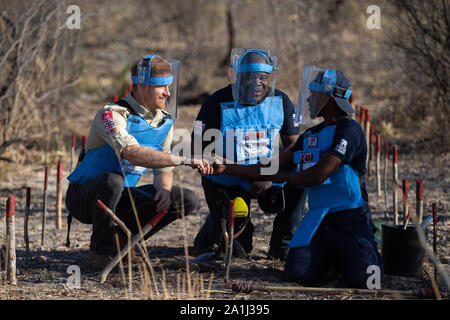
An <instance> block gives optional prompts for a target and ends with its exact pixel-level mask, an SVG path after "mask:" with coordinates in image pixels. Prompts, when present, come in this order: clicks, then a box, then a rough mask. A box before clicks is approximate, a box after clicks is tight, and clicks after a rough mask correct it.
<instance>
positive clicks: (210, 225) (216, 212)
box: [194, 177, 306, 253]
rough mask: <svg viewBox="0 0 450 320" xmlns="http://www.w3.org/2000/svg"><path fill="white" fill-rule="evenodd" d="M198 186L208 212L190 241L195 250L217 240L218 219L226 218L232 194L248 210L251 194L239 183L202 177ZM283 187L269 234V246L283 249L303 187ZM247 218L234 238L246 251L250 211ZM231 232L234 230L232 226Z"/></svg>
mask: <svg viewBox="0 0 450 320" xmlns="http://www.w3.org/2000/svg"><path fill="white" fill-rule="evenodd" d="M202 187H203V191H204V193H205V198H206V202H207V204H208V208H209V212H210V214H208V216H207V217H206V220H205V223H204V224H203V226H202V227H201V229H200V231H199V232H198V234H197V236H196V238H195V241H194V245H195V247H197V248H199V249H204V248H207V247H208V246H211V245H213V244H214V243H215V244H219V243H220V240H221V236H222V226H221V218H223V217H227V214H228V208H229V207H228V206H229V205H228V202H229V200H233V199H234V198H235V197H242V198H243V199H244V201H245V202H246V203H247V206H248V208H249V209H250V204H251V199H252V196H251V194H250V193H249V192H248V191H246V190H245V189H244V188H242V187H240V186H232V187H224V186H222V185H220V184H217V183H215V182H212V181H211V180H209V179H208V178H205V177H202ZM284 190H285V202H286V205H285V209H284V210H283V211H282V212H281V213H279V214H277V215H276V217H275V219H274V222H273V231H272V235H271V237H270V247H271V248H273V249H275V250H278V249H284V248H287V245H288V244H289V241H290V240H291V239H292V237H293V235H294V233H295V231H296V230H297V227H298V225H299V223H300V218H301V215H302V214H303V209H304V204H305V199H306V195H305V192H304V191H303V189H300V188H297V187H296V186H293V185H286V186H285V189H284ZM248 219H249V221H248V224H247V226H246V228H245V230H244V232H242V234H241V235H240V236H239V237H238V238H236V240H238V241H239V242H240V243H241V244H242V246H243V248H244V250H245V251H246V252H247V253H249V252H250V251H251V250H252V248H253V239H252V238H253V232H254V226H253V224H252V222H251V214H250V212H249V215H248ZM235 224H236V223H235ZM234 232H237V230H236V226H235V231H234Z"/></svg>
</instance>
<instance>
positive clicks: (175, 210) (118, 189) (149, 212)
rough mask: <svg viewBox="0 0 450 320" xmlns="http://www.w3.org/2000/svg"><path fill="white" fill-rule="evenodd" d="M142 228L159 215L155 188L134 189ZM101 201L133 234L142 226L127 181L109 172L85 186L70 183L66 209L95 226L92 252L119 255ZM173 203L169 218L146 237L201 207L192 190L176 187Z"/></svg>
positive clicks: (151, 186)
mask: <svg viewBox="0 0 450 320" xmlns="http://www.w3.org/2000/svg"><path fill="white" fill-rule="evenodd" d="M130 191H131V195H132V197H133V199H134V203H135V206H136V211H137V214H138V217H139V222H140V225H141V227H143V226H144V225H145V224H147V222H148V221H149V220H150V219H151V218H152V217H153V216H154V215H155V214H156V202H155V201H154V200H153V196H154V195H155V194H156V190H155V188H154V186H153V185H150V184H149V185H144V186H139V187H136V188H130ZM97 200H101V201H102V202H103V203H104V204H105V205H106V206H107V207H108V208H110V209H111V210H113V211H114V213H115V214H116V216H117V217H118V218H119V219H121V220H122V221H123V222H124V223H125V224H126V226H127V227H128V229H130V231H131V232H132V233H133V234H136V233H137V232H138V231H139V230H138V225H137V222H136V217H135V213H134V211H133V209H132V205H131V201H130V197H129V191H128V188H124V178H123V176H122V175H121V174H119V173H115V172H106V173H102V174H99V175H98V176H96V177H94V178H92V179H90V180H88V181H86V182H85V183H83V184H82V185H75V184H70V185H69V188H68V190H67V195H66V207H67V210H68V211H69V212H70V214H71V215H72V216H73V217H75V218H76V219H77V220H79V221H80V222H82V223H87V224H92V236H91V243H90V249H91V250H93V251H94V252H96V253H98V254H115V253H116V252H115V250H114V245H113V244H114V223H113V221H112V219H111V218H110V217H109V216H108V215H107V214H105V213H104V212H103V211H102V210H101V209H100V208H98V207H97V205H96V203H97ZM170 200H171V204H170V207H169V210H168V211H167V214H166V216H165V217H164V218H163V219H162V220H161V221H160V222H159V223H158V224H157V225H156V227H155V228H154V229H152V230H151V231H150V232H149V234H148V235H147V237H146V238H148V237H150V236H152V235H153V234H155V233H156V232H158V231H159V230H161V229H162V228H164V227H165V226H166V225H168V224H169V223H170V222H172V221H174V220H176V219H178V218H180V217H181V214H182V213H181V212H182V210H184V215H188V214H190V213H191V212H192V211H193V210H194V209H195V207H196V206H197V197H196V195H195V193H194V192H193V191H191V190H189V189H184V188H179V187H177V186H174V187H173V188H172V192H171V194H170Z"/></svg>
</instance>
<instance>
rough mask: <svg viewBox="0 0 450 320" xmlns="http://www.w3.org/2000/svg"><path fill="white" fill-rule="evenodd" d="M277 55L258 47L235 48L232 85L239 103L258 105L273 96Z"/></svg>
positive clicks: (232, 55) (232, 59) (234, 96)
mask: <svg viewBox="0 0 450 320" xmlns="http://www.w3.org/2000/svg"><path fill="white" fill-rule="evenodd" d="M276 61H277V58H276V56H271V55H270V53H268V52H267V51H263V50H256V49H236V48H235V49H233V51H232V53H231V87H232V91H233V98H234V101H236V102H237V103H239V104H243V105H257V104H260V103H261V102H262V101H264V99H265V98H267V97H270V96H273V94H274V88H275V76H276Z"/></svg>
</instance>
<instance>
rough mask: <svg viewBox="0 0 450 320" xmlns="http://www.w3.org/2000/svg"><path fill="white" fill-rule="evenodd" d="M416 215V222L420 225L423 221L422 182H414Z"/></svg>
mask: <svg viewBox="0 0 450 320" xmlns="http://www.w3.org/2000/svg"><path fill="white" fill-rule="evenodd" d="M416 213H417V222H418V223H419V224H421V223H422V219H423V180H420V179H417V180H416Z"/></svg>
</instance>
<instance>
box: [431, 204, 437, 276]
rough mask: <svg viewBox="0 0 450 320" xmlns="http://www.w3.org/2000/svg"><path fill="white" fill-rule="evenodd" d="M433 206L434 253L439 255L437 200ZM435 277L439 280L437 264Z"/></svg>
mask: <svg viewBox="0 0 450 320" xmlns="http://www.w3.org/2000/svg"><path fill="white" fill-rule="evenodd" d="M432 208H433V252H434V255H435V256H436V257H437V230H436V225H437V205H436V202H433V205H432ZM434 279H435V280H436V282H437V266H436V265H434Z"/></svg>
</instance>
